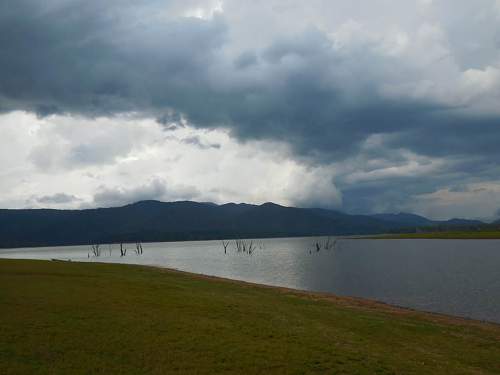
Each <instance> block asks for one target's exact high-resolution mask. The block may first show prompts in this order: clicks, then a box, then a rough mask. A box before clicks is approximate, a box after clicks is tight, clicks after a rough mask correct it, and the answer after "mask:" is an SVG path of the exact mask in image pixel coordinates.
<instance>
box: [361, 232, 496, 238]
mask: <svg viewBox="0 0 500 375" xmlns="http://www.w3.org/2000/svg"><path fill="white" fill-rule="evenodd" d="M370 238H379V239H405V238H407V239H419V238H422V239H425V238H427V239H461V240H475V239H477V240H488V239H489V240H492V239H500V231H470V232H469V231H456V232H426V233H401V234H385V235H381V236H374V237H370Z"/></svg>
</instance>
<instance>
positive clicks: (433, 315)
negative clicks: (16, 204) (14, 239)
mask: <svg viewBox="0 0 500 375" xmlns="http://www.w3.org/2000/svg"><path fill="white" fill-rule="evenodd" d="M59 261H61V260H59ZM63 262H67V261H63ZM70 262H71V261H70ZM78 263H85V264H92V263H94V264H105V265H109V264H117V265H124V266H131V267H142V268H146V269H151V270H159V271H163V272H170V273H177V274H181V275H185V276H188V277H191V278H194V279H199V280H208V281H216V282H224V283H230V284H236V285H240V286H243V287H249V288H261V289H271V290H275V291H277V292H280V293H282V294H291V295H294V296H296V297H300V298H308V299H312V300H317V301H326V302H330V303H335V304H337V305H340V306H344V307H350V308H358V309H363V310H366V311H374V312H385V313H391V314H394V315H399V316H403V315H406V316H411V317H422V318H426V320H430V321H433V322H442V323H448V324H454V325H464V324H465V325H471V324H472V325H479V326H484V325H491V326H492V327H496V328H500V323H497V322H492V321H489V320H479V319H474V318H468V317H461V316H455V315H449V314H446V313H439V312H432V311H425V310H418V309H414V308H411V307H405V306H401V305H397V304H391V303H387V302H383V301H379V300H374V299H369V298H363V297H355V296H340V295H337V294H335V293H330V292H318V291H310V290H305V289H294V288H289V287H283V286H276V285H269V284H261V283H256V282H251V281H245V280H237V279H230V278H228V277H222V276H213V275H206V274H201V273H194V272H189V271H183V270H179V269H176V268H169V267H161V266H155V265H142V264H130V263H107V262H78Z"/></svg>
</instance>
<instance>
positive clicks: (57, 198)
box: [34, 193, 81, 205]
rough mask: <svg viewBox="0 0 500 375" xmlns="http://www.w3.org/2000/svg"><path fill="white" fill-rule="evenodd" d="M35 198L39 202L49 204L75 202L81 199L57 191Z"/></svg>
mask: <svg viewBox="0 0 500 375" xmlns="http://www.w3.org/2000/svg"><path fill="white" fill-rule="evenodd" d="M34 200H36V201H37V202H38V203H41V204H44V205H47V204H66V203H73V202H77V201H80V200H81V199H80V198H78V197H76V196H74V195H71V194H66V193H57V194H54V195H44V196H42V197H36V198H35V199H34Z"/></svg>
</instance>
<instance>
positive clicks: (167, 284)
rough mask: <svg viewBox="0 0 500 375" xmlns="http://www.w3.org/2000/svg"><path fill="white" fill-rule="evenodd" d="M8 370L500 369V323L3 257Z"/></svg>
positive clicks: (0, 302)
mask: <svg viewBox="0 0 500 375" xmlns="http://www.w3.org/2000/svg"><path fill="white" fill-rule="evenodd" d="M0 322H1V323H0V374H3V375H7V374H170V373H172V374H174V373H186V374H229V373H232V374H328V373H329V374H499V373H500V326H498V325H494V324H485V323H479V322H473V321H465V320H460V319H454V318H448V317H445V316H438V315H432V314H424V313H417V312H411V311H408V310H402V309H396V308H391V307H388V306H383V305H381V304H375V303H364V302H360V301H358V300H353V299H342V298H334V297H331V298H328V297H326V296H322V295H319V294H306V293H301V292H294V291H290V290H280V289H275V288H268V287H261V286H255V285H249V284H241V283H236V282H230V281H224V280H216V279H209V278H205V277H201V276H194V275H189V274H183V273H178V272H170V271H165V270H159V269H154V268H146V267H138V266H126V265H111V264H109V265H106V264H90V263H89V264H85V263H70V262H44V261H19V260H0Z"/></svg>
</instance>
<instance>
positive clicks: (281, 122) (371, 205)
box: [0, 0, 500, 220]
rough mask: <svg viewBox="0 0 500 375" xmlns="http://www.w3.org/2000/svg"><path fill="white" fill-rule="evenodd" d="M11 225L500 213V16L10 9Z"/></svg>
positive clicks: (229, 3)
mask: <svg viewBox="0 0 500 375" xmlns="http://www.w3.org/2000/svg"><path fill="white" fill-rule="evenodd" d="M0 166H1V168H0V208H39V207H49V208H90V207H108V206H118V205H123V204H127V203H131V202H134V201H138V200H143V199H158V200H162V201H174V200H196V201H210V202H215V203H225V202H247V203H255V204H260V203H264V202H267V201H273V202H276V203H279V204H283V205H293V206H299V207H324V208H331V209H338V210H342V211H345V212H349V213H375V212H378V213H379V212H401V211H403V212H414V213H417V214H422V215H425V216H428V217H430V218H434V219H446V218H451V217H467V218H481V219H487V220H488V219H493V218H496V217H498V216H499V214H500V210H499V209H500V0H476V1H470V0H412V1H410V0H371V1H361V0H309V1H307V2H305V1H299V0H287V1H284V0H265V1H264V0H262V1H261V0H254V1H245V0H222V1H218V0H213V1H212V0H204V1H202V0H136V1H131V0H109V1H105V2H103V1H92V0H90V1H89V0H45V1H43V2H42V1H38V0H3V1H1V2H0Z"/></svg>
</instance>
